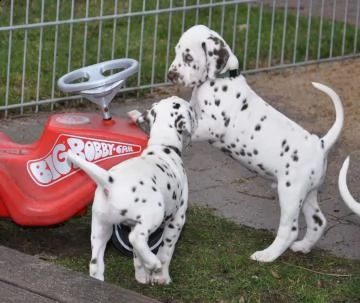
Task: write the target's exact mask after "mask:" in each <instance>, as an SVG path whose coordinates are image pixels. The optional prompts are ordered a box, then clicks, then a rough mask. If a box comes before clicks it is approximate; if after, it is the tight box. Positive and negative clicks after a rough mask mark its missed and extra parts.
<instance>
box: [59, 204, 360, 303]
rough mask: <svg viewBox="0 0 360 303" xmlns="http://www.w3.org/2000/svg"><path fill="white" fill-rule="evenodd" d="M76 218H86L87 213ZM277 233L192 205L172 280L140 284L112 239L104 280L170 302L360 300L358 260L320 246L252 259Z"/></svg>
mask: <svg viewBox="0 0 360 303" xmlns="http://www.w3.org/2000/svg"><path fill="white" fill-rule="evenodd" d="M77 220H79V219H77ZM75 222H76V221H75ZM78 222H79V224H87V223H86V221H84V219H80V221H78ZM81 222H82V223H81ZM73 224H74V228H75V231H76V227H75V225H76V223H73ZM77 228H80V226H78V227H77ZM273 237H274V235H273V234H271V233H270V232H268V231H261V230H254V229H252V228H246V227H241V226H238V225H236V224H234V223H231V222H228V221H226V220H224V219H221V218H219V217H216V216H214V215H213V214H212V213H211V212H210V211H209V210H206V209H202V208H194V207H192V208H190V209H189V211H188V220H187V223H186V225H185V229H184V231H183V233H182V236H181V238H180V240H179V242H178V245H177V247H176V250H175V254H174V258H173V261H172V263H171V266H170V274H171V275H172V278H173V283H172V284H170V285H168V286H158V285H154V286H151V285H141V284H137V283H136V281H135V277H134V269H133V262H132V260H131V259H129V258H126V257H123V256H122V255H120V254H119V253H118V252H117V251H116V250H115V249H114V248H113V247H112V245H109V246H108V247H109V249H108V250H107V253H106V256H105V265H106V269H105V280H106V281H108V282H111V283H115V284H117V285H119V286H122V287H125V288H128V289H132V290H135V291H137V292H139V293H142V294H144V295H147V296H150V297H154V298H157V299H159V300H161V301H162V302H169V303H170V302H171V303H175V302H176V303H180V302H189V303H193V302H199V303H200V302H201V303H202V302H211V303H214V302H234V303H235V302H236V303H238V302H249V303H254V302H263V303H271V302H274V303H293V302H299V303H305V302H308V303H318V302H319V303H320V302H321V303H325V302H326V303H330V302H333V303H335V302H338V303H339V302H359V301H360V288H359V285H360V262H359V261H350V260H345V259H342V258H338V257H335V256H332V255H330V254H328V253H325V252H324V251H320V250H315V251H313V252H311V253H309V254H308V255H303V254H300V253H296V254H295V253H292V252H290V251H288V252H286V253H285V254H284V255H282V256H281V257H280V258H279V259H278V260H276V261H274V262H272V263H266V264H264V263H258V262H255V261H251V260H250V258H249V256H250V255H251V253H253V252H254V251H256V250H259V249H263V248H265V247H266V246H267V245H269V244H270V243H271V242H272V240H273ZM89 246H90V244H89ZM89 260H90V250H89V251H88V253H85V254H83V255H82V256H76V257H66V256H61V257H59V258H58V259H57V261H56V263H58V264H61V265H63V266H66V267H68V268H70V269H73V270H76V271H81V272H84V273H86V274H87V273H88V262H89Z"/></svg>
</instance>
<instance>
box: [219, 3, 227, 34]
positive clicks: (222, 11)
mask: <svg viewBox="0 0 360 303" xmlns="http://www.w3.org/2000/svg"><path fill="white" fill-rule="evenodd" d="M225 1H226V0H223V3H225ZM224 21H225V4H223V5H222V6H221V22H220V35H221V36H223V35H224Z"/></svg>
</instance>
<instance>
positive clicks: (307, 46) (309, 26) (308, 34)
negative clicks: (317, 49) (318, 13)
mask: <svg viewBox="0 0 360 303" xmlns="http://www.w3.org/2000/svg"><path fill="white" fill-rule="evenodd" d="M312 7H313V2H312V0H309V13H308V28H307V33H306V51H305V61H308V60H309V48H310V35H311V17H312Z"/></svg>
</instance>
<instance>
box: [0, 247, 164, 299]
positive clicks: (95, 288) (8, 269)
mask: <svg viewBox="0 0 360 303" xmlns="http://www.w3.org/2000/svg"><path fill="white" fill-rule="evenodd" d="M0 298H1V299H0V301H1V302H4V303H5V302H14V303H15V302H16V303H22V302H24V303H25V302H26V303H32V302H34V303H35V302H36V303H50V302H64V303H65V302H66V303H91V302H96V303H101V302H106V303H108V302H129V303H130V302H131V303H159V301H156V300H153V299H150V298H147V297H145V296H142V295H140V294H137V293H135V292H133V291H129V290H126V289H122V288H120V287H117V286H115V285H113V284H108V283H106V282H101V281H98V280H96V279H93V278H90V277H89V276H87V275H84V274H80V273H76V272H73V271H71V270H68V269H65V268H63V267H59V266H56V265H54V264H51V263H48V262H45V261H43V260H40V259H38V258H35V257H32V256H29V255H26V254H23V253H20V252H18V251H16V250H13V249H10V248H7V247H4V246H0Z"/></svg>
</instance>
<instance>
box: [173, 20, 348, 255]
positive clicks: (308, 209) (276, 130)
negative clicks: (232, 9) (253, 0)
mask: <svg viewBox="0 0 360 303" xmlns="http://www.w3.org/2000/svg"><path fill="white" fill-rule="evenodd" d="M175 52H176V56H175V59H174V61H173V62H172V64H171V66H170V69H169V71H168V79H169V80H170V81H172V82H173V83H176V84H181V85H184V86H186V87H191V88H192V89H193V90H192V97H191V101H190V104H191V106H192V108H193V110H194V112H195V115H196V120H197V126H196V128H195V131H194V133H193V137H192V139H193V140H208V141H209V143H210V144H212V145H214V146H216V147H218V148H220V149H221V150H222V151H223V152H224V153H225V154H226V155H229V156H230V157H232V158H234V159H236V160H238V161H240V162H241V163H242V164H243V165H245V166H246V167H247V168H249V169H250V170H252V171H255V172H257V173H258V174H259V175H261V176H264V177H266V178H270V179H272V180H274V181H276V182H277V191H278V195H279V203H280V208H281V216H280V225H279V228H278V231H277V235H276V238H275V240H274V242H273V243H272V244H271V245H270V246H269V247H268V248H266V249H264V250H261V251H257V252H255V253H254V254H252V256H251V258H252V259H253V260H257V261H262V262H270V261H273V260H275V259H276V258H278V257H279V256H280V255H281V254H282V253H283V252H284V251H285V250H286V249H287V248H288V247H290V248H291V249H292V250H293V251H301V252H303V253H307V252H309V251H310V250H311V248H312V247H313V246H314V244H315V243H316V242H317V241H318V240H319V238H320V237H321V235H322V234H323V231H324V229H325V226H326V219H325V217H324V215H323V213H322V212H321V210H320V208H319V205H318V197H317V196H318V189H319V186H320V185H321V184H322V183H323V180H324V177H325V172H326V167H327V155H328V152H329V150H330V148H331V147H332V146H333V145H334V143H335V141H336V140H337V138H338V137H339V135H340V132H341V129H342V126H343V120H344V112H343V107H342V104H341V101H340V99H339V97H338V95H337V94H336V93H335V92H334V91H333V90H332V89H331V88H329V87H327V86H325V85H322V84H320V83H313V85H314V86H315V87H316V88H317V89H318V90H320V91H322V92H324V93H326V94H327V95H328V96H329V97H330V98H331V100H332V102H333V104H334V107H335V112H336V119H335V123H334V124H333V125H332V127H331V128H330V130H329V131H328V133H327V134H326V135H325V136H323V137H322V138H319V137H318V136H317V135H314V134H311V133H309V132H308V131H306V130H304V129H303V128H302V127H301V126H299V125H298V124H296V123H295V122H294V121H292V120H290V119H289V118H287V117H286V116H285V115H283V114H282V113H280V112H278V111H277V110H276V109H274V108H273V107H271V106H270V105H269V104H268V103H267V102H265V101H264V100H263V99H262V98H261V97H260V96H258V95H257V94H256V93H255V92H254V91H253V90H252V89H251V88H250V87H249V85H248V84H247V82H246V79H245V78H244V77H243V76H242V75H237V70H238V60H237V59H236V57H235V56H234V54H233V53H232V52H231V49H230V47H229V46H228V45H227V44H226V42H225V41H224V40H223V38H222V37H221V36H220V35H219V34H217V33H216V32H214V31H212V30H210V29H209V28H207V27H206V26H203V25H196V26H193V27H192V28H190V29H189V30H187V31H186V32H185V33H184V34H183V35H182V36H181V38H180V40H179V42H178V43H177V45H176V48H175ZM227 71H230V75H229V77H226V78H218V77H217V76H218V75H219V74H221V73H225V72H227ZM301 210H302V211H303V213H304V215H305V219H306V223H307V230H306V234H305V236H304V238H303V239H302V240H298V241H296V239H297V237H298V218H299V213H300V211H301Z"/></svg>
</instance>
